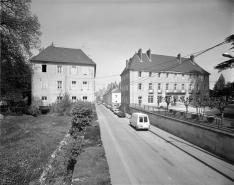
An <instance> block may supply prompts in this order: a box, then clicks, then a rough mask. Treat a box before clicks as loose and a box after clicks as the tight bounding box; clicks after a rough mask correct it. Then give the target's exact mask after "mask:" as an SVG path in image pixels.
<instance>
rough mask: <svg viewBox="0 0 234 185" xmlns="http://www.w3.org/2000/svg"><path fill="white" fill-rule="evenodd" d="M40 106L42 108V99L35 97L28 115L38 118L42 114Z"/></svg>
mask: <svg viewBox="0 0 234 185" xmlns="http://www.w3.org/2000/svg"><path fill="white" fill-rule="evenodd" d="M40 106H41V99H40V98H39V97H38V96H35V97H33V98H32V104H31V105H30V107H29V109H28V113H29V114H31V115H33V116H35V117H36V116H38V115H39V114H40V113H41V111H40Z"/></svg>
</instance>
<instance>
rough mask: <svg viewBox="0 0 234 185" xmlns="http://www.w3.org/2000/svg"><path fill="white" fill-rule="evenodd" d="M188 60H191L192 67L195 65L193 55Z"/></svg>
mask: <svg viewBox="0 0 234 185" xmlns="http://www.w3.org/2000/svg"><path fill="white" fill-rule="evenodd" d="M190 60H191V63H192V64H193V65H195V62H194V55H191V56H190Z"/></svg>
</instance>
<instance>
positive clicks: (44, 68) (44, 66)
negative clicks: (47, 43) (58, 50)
mask: <svg viewBox="0 0 234 185" xmlns="http://www.w3.org/2000/svg"><path fill="white" fill-rule="evenodd" d="M42 72H43V73H46V65H42Z"/></svg>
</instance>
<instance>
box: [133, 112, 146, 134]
mask: <svg viewBox="0 0 234 185" xmlns="http://www.w3.org/2000/svg"><path fill="white" fill-rule="evenodd" d="M130 125H132V126H133V127H135V128H136V130H139V129H146V130H149V129H150V121H149V117H148V115H147V114H143V113H133V114H132V116H131V118H130Z"/></svg>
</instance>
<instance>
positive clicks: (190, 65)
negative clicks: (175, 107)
mask: <svg viewBox="0 0 234 185" xmlns="http://www.w3.org/2000/svg"><path fill="white" fill-rule="evenodd" d="M209 75H210V74H209V73H208V72H207V71H205V70H204V69H202V68H201V67H200V66H199V65H198V64H197V63H195V62H194V60H193V58H191V59H190V58H182V57H180V54H179V55H178V56H177V57H173V56H165V55H157V54H151V50H150V49H149V50H148V51H147V52H146V53H142V50H141V49H139V51H138V53H135V54H134V55H133V57H132V58H130V59H129V60H127V61H126V67H125V69H124V70H123V72H122V73H121V75H120V76H121V99H122V100H121V107H122V109H123V110H124V111H125V112H128V111H129V105H130V104H131V103H137V104H143V105H153V106H157V105H158V104H159V103H163V102H161V101H162V99H163V98H165V97H171V99H174V100H175V101H179V100H182V99H184V98H187V97H192V98H193V99H194V100H200V101H203V100H206V99H208V98H209ZM161 97H162V98H161Z"/></svg>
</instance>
